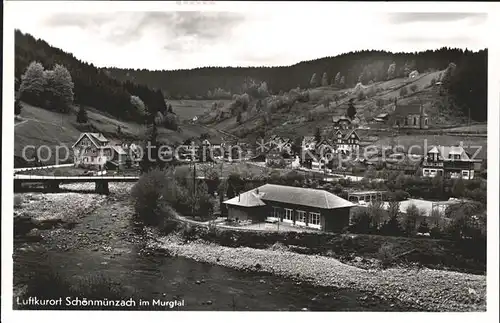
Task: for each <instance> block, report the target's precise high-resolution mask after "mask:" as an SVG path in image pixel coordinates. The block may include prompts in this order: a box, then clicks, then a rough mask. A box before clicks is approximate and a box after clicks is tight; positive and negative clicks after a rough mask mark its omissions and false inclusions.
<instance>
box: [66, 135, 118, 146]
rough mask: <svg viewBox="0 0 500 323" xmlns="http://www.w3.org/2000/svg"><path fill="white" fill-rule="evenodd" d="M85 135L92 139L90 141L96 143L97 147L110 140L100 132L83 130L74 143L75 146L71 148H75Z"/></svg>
mask: <svg viewBox="0 0 500 323" xmlns="http://www.w3.org/2000/svg"><path fill="white" fill-rule="evenodd" d="M83 137H87V138H89V139H90V141H91V142H92V143H93V144H94V146H96V147H102V146H105V145H106V144H107V143H108V142H109V140H108V139H106V137H104V136H103V135H102V134H100V133H95V132H83V133H81V134H80V137H79V138H78V140H77V141H76V142H75V143H74V144H73V146H71V148H74V147H75V146H76V145H77V144H78V143H79V142H80V140H82V138H83Z"/></svg>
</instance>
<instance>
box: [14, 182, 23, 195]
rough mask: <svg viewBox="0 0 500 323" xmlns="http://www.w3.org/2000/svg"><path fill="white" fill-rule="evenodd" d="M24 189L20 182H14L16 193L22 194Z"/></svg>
mask: <svg viewBox="0 0 500 323" xmlns="http://www.w3.org/2000/svg"><path fill="white" fill-rule="evenodd" d="M22 189H23V184H22V183H21V182H20V181H16V180H14V192H20V191H21V190H22Z"/></svg>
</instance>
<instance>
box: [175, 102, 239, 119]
mask: <svg viewBox="0 0 500 323" xmlns="http://www.w3.org/2000/svg"><path fill="white" fill-rule="evenodd" d="M214 102H222V103H227V102H230V100H169V101H168V103H169V104H172V109H173V111H174V112H175V114H177V116H178V117H179V119H180V120H181V121H183V120H192V119H193V118H194V117H195V116H199V115H202V114H204V113H205V112H206V111H207V110H209V109H210V108H211V107H212V104H213V103H214Z"/></svg>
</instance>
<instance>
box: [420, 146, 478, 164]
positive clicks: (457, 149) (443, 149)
mask: <svg viewBox="0 0 500 323" xmlns="http://www.w3.org/2000/svg"><path fill="white" fill-rule="evenodd" d="M427 153H428V154H432V153H434V154H435V153H438V154H440V156H441V157H442V158H443V159H445V160H446V159H449V158H448V156H449V155H450V154H454V155H460V160H465V161H468V160H472V159H471V158H470V156H469V154H468V153H467V151H465V149H464V147H462V146H432V148H431V149H429V151H428V152H427Z"/></svg>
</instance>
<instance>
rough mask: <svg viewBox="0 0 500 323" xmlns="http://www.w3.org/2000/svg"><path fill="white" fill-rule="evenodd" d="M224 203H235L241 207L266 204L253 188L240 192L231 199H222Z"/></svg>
mask: <svg viewBox="0 0 500 323" xmlns="http://www.w3.org/2000/svg"><path fill="white" fill-rule="evenodd" d="M224 204H229V205H236V206H242V207H256V206H264V205H266V203H264V202H263V201H262V200H261V199H260V198H259V196H258V195H257V193H256V192H255V190H252V191H248V192H245V193H241V194H240V195H238V196H235V197H233V198H232V199H229V200H227V201H224Z"/></svg>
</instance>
